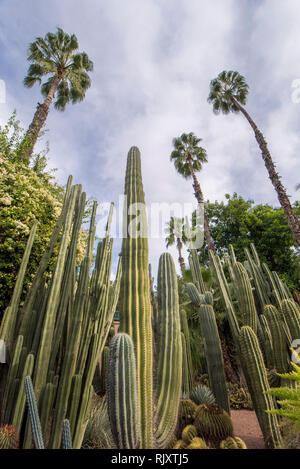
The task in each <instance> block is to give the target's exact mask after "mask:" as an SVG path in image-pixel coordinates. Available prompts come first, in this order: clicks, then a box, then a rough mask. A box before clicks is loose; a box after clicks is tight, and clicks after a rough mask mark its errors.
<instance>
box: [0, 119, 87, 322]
mask: <svg viewBox="0 0 300 469" xmlns="http://www.w3.org/2000/svg"><path fill="white" fill-rule="evenodd" d="M23 139H24V130H23V129H22V128H21V127H20V124H19V121H18V120H17V119H16V113H15V112H14V113H13V115H12V116H11V118H10V119H9V120H8V122H7V124H6V125H4V126H2V127H1V126H0V166H1V171H0V220H1V229H0V321H1V318H2V314H3V312H4V310H5V308H6V307H7V306H8V304H9V302H10V300H11V297H12V293H13V289H14V286H15V282H16V278H17V274H18V271H19V267H20V263H21V260H22V257H23V253H24V249H25V246H26V243H27V239H28V235H29V232H30V229H31V228H32V225H33V223H34V220H37V221H38V229H37V233H36V236H35V240H34V243H33V247H32V251H31V255H30V258H29V263H28V267H27V270H26V274H25V279H24V292H23V295H22V298H21V300H23V299H24V296H25V293H26V291H27V290H28V287H29V285H30V283H31V282H32V278H33V276H34V274H35V272H36V269H37V267H38V265H39V262H40V259H41V257H42V255H43V253H44V251H45V248H46V246H47V244H48V241H49V239H50V236H51V233H52V231H53V228H54V226H55V224H56V221H57V218H58V216H59V214H60V211H61V207H62V201H63V195H64V187H62V186H61V185H59V184H58V183H57V182H56V180H55V178H54V176H53V174H52V171H49V170H46V168H45V166H46V162H45V154H46V152H45V151H43V152H42V153H40V154H37V155H35V154H33V156H32V163H31V165H30V166H29V165H28V164H25V163H24V161H23V160H22V159H20V155H19V151H20V146H21V142H22V141H23ZM85 240H86V233H85V232H84V231H83V230H82V232H81V235H80V242H79V249H78V251H77V260H78V263H80V261H81V260H82V258H83V255H84V252H85V245H86V241H85ZM56 256H57V248H55V250H54V254H53V256H52V258H51V263H50V268H52V266H53V265H54V264H55V262H56Z"/></svg>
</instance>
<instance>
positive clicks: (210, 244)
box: [188, 160, 217, 254]
mask: <svg viewBox="0 0 300 469" xmlns="http://www.w3.org/2000/svg"><path fill="white" fill-rule="evenodd" d="M188 161H189V167H190V171H191V173H192V176H193V181H194V183H193V188H194V191H195V197H196V199H197V202H198V204H199V205H200V206H201V207H203V218H204V235H205V239H206V242H207V246H208V249H211V250H212V251H213V252H214V253H215V254H216V252H217V251H216V248H215V245H214V243H213V240H212V237H211V235H210V230H209V223H208V218H207V215H206V212H205V207H204V198H203V193H202V190H201V187H200V184H199V182H198V179H197V176H196V174H195V171H194V169H193V165H192V162H191V160H188Z"/></svg>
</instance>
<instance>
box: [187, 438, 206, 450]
mask: <svg viewBox="0 0 300 469" xmlns="http://www.w3.org/2000/svg"><path fill="white" fill-rule="evenodd" d="M187 449H208V446H207V444H206V443H205V441H204V440H202V438H199V437H197V436H196V437H195V438H193V439H192V441H191V443H190V444H189V445H188V447H187Z"/></svg>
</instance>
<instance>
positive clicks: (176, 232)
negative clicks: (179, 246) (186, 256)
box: [165, 217, 187, 248]
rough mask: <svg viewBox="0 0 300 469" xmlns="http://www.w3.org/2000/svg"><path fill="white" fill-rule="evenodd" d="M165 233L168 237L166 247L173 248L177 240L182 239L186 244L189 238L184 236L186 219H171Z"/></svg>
mask: <svg viewBox="0 0 300 469" xmlns="http://www.w3.org/2000/svg"><path fill="white" fill-rule="evenodd" d="M166 225H167V226H166V229H165V233H166V234H167V235H168V236H167V237H166V246H167V248H168V247H169V246H172V245H173V244H174V243H175V240H176V239H177V238H180V239H181V241H182V242H183V243H185V242H186V240H187V238H186V236H185V234H184V219H183V218H176V217H171V218H170V221H169V222H168V223H167V224H166Z"/></svg>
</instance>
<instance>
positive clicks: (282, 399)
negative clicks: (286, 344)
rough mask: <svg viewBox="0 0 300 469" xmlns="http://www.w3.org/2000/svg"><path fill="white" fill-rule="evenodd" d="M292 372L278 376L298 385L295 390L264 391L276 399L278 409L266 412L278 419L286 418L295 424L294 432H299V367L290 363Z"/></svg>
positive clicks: (281, 388) (285, 388) (275, 389)
mask: <svg viewBox="0 0 300 469" xmlns="http://www.w3.org/2000/svg"><path fill="white" fill-rule="evenodd" d="M291 365H292V367H293V368H294V371H292V372H290V373H283V374H279V376H280V377H281V378H284V379H287V380H290V381H295V382H296V383H298V387H297V388H296V389H290V388H288V387H280V388H272V389H269V390H268V391H266V394H269V395H271V396H273V397H276V399H277V402H278V404H279V405H280V409H274V410H270V411H267V412H268V413H269V414H272V415H279V416H280V417H286V418H287V419H289V420H291V421H292V422H294V424H295V431H296V432H297V431H299V430H300V386H299V383H300V366H299V365H296V364H295V363H293V362H291Z"/></svg>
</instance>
